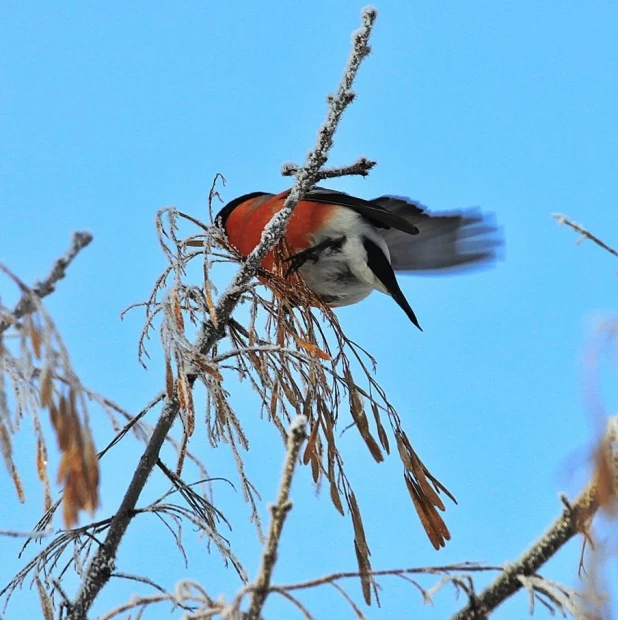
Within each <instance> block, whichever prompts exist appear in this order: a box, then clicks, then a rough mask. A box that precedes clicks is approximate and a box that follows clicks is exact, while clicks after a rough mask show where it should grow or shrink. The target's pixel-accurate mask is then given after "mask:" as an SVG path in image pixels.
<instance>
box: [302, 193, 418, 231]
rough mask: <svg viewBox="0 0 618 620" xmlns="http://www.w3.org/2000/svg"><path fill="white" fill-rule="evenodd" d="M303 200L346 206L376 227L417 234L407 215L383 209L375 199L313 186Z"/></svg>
mask: <svg viewBox="0 0 618 620" xmlns="http://www.w3.org/2000/svg"><path fill="white" fill-rule="evenodd" d="M303 200H310V201H313V202H325V203H327V204H332V205H339V206H341V207H348V208H349V209H352V210H353V211H356V212H357V213H358V214H359V215H362V216H363V217H364V218H365V219H367V220H369V221H370V222H371V223H372V224H373V225H374V226H377V227H378V228H390V227H392V228H396V229H398V230H401V231H403V234H406V235H416V234H418V228H417V227H416V226H415V225H414V222H412V221H411V220H410V219H408V218H407V217H401V216H400V214H399V213H397V212H395V211H391V210H390V209H385V208H384V207H383V206H382V205H381V204H380V203H379V202H377V201H375V200H363V199H362V198H357V197H356V196H351V195H350V194H345V193H343V192H338V191H335V190H332V189H326V188H324V187H314V188H313V189H311V190H309V191H308V192H307V193H306V194H305V196H304V198H303Z"/></svg>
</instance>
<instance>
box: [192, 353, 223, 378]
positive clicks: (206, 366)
mask: <svg viewBox="0 0 618 620" xmlns="http://www.w3.org/2000/svg"><path fill="white" fill-rule="evenodd" d="M193 361H194V362H195V365H196V366H197V367H198V368H199V369H200V370H202V371H203V372H205V373H206V374H207V375H210V376H211V377H214V378H215V379H216V380H217V381H219V382H221V383H223V375H222V374H221V373H220V372H219V369H218V368H217V367H216V366H214V365H213V364H211V363H209V362H207V361H206V360H205V359H202V358H200V357H196V358H195V359H194V360H193Z"/></svg>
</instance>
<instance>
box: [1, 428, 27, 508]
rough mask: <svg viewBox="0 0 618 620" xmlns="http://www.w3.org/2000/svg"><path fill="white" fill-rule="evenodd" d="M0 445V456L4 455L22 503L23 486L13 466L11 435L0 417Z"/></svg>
mask: <svg viewBox="0 0 618 620" xmlns="http://www.w3.org/2000/svg"><path fill="white" fill-rule="evenodd" d="M0 446H1V447H2V456H3V457H4V462H5V464H6V468H7V469H8V470H9V472H10V474H11V479H12V480H13V484H14V485H15V491H16V492H17V497H18V498H19V501H20V502H21V503H22V504H23V503H24V502H25V501H26V496H25V494H24V487H23V485H22V483H21V478H20V477H19V474H18V472H17V468H16V467H15V462H14V461H13V454H12V445H11V435H10V434H9V431H8V429H7V428H6V426H5V425H4V422H3V421H2V419H0Z"/></svg>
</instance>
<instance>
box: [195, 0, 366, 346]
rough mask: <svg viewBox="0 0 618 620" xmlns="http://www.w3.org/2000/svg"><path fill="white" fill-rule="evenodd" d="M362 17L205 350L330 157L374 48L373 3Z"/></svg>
mask: <svg viewBox="0 0 618 620" xmlns="http://www.w3.org/2000/svg"><path fill="white" fill-rule="evenodd" d="M361 18H362V20H363V25H362V26H361V28H359V29H358V30H357V31H356V32H355V33H354V35H353V43H352V53H351V54H350V58H349V60H348V64H347V66H346V68H345V71H344V74H343V78H342V80H341V84H340V85H339V88H338V89H337V93H336V95H335V96H333V97H330V99H329V103H330V106H329V109H328V113H327V115H326V122H325V123H324V124H323V125H322V127H321V128H320V130H319V132H318V140H317V144H316V145H315V147H314V148H313V150H312V151H310V153H309V154H308V155H307V159H306V160H305V164H304V165H303V167H302V168H301V169H300V170H299V171H298V173H297V175H296V181H295V183H294V186H293V187H292V189H291V191H290V194H289V195H288V197H287V199H286V200H285V203H284V205H283V208H282V209H281V211H279V212H278V213H277V214H276V215H275V216H274V217H273V218H272V220H271V221H270V222H269V223H268V225H267V226H266V228H265V229H264V232H263V234H262V238H261V241H260V244H259V245H258V246H257V247H256V248H255V249H254V250H253V252H251V254H250V255H249V256H248V258H247V260H246V261H245V263H244V264H243V266H242V267H241V268H240V269H239V270H238V273H237V274H236V277H235V278H234V280H233V281H232V283H231V284H230V286H229V287H228V288H227V290H226V291H225V292H224V293H223V295H222V297H221V299H220V301H219V303H218V304H217V308H216V311H215V316H214V317H213V318H212V319H211V320H210V321H208V323H206V325H205V326H204V330H203V332H202V335H201V337H200V341H199V344H198V348H199V349H200V351H201V353H202V354H206V353H207V352H208V351H210V348H211V347H212V345H213V344H214V343H215V342H216V341H217V340H218V339H220V338H221V337H222V335H223V328H224V325H225V324H227V322H228V321H229V318H230V316H231V314H232V312H233V310H234V308H236V305H237V304H238V302H239V300H240V297H241V295H242V293H243V291H244V288H245V286H246V285H247V284H248V283H249V282H250V280H251V279H252V278H253V277H254V276H255V275H256V274H257V272H258V269H259V267H260V264H261V263H262V260H263V259H264V257H265V256H266V255H267V254H268V252H270V251H271V250H272V249H273V248H274V247H275V245H276V244H277V242H278V241H279V239H280V238H281V237H282V236H283V234H284V232H285V228H286V226H287V222H288V220H289V219H290V217H291V215H292V212H293V210H294V207H295V206H296V205H297V204H298V203H299V202H300V201H301V199H302V197H303V196H304V195H305V193H306V192H307V191H309V190H310V189H311V187H313V185H315V183H316V180H317V178H318V174H319V172H320V170H321V169H322V166H323V165H324V164H325V163H326V161H327V157H328V152H329V151H330V149H331V147H332V145H333V136H334V135H335V131H336V129H337V126H338V124H339V121H340V120H341V116H342V115H343V112H344V111H345V109H346V108H347V107H348V105H350V103H351V102H352V101H353V99H354V93H353V92H352V90H351V88H352V84H353V83H354V79H355V78H356V74H357V72H358V68H359V67H360V64H361V62H362V61H363V60H364V59H365V58H366V56H367V55H368V54H369V52H370V51H371V50H370V48H369V46H368V45H367V42H368V41H369V37H370V35H371V31H372V29H373V25H374V23H375V20H376V18H377V12H376V10H375V9H374V8H372V7H366V8H365V9H363V11H362V13H361Z"/></svg>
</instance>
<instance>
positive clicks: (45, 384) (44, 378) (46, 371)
mask: <svg viewBox="0 0 618 620" xmlns="http://www.w3.org/2000/svg"><path fill="white" fill-rule="evenodd" d="M53 388H54V384H53V381H52V372H51V370H50V367H49V366H48V365H47V364H46V365H45V366H43V370H42V371H41V378H40V380H39V396H40V399H41V407H43V408H45V409H46V408H47V407H49V406H50V405H51V402H52V396H53V392H54V390H53Z"/></svg>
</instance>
